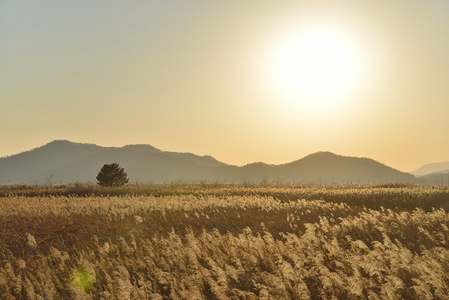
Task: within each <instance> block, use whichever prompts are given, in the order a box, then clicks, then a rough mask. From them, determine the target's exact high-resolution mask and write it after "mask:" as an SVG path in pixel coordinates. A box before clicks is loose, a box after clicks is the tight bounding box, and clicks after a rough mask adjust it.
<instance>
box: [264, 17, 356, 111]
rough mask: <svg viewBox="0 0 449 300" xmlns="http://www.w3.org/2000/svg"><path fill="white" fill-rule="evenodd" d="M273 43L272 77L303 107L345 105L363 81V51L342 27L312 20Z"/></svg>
mask: <svg viewBox="0 0 449 300" xmlns="http://www.w3.org/2000/svg"><path fill="white" fill-rule="evenodd" d="M272 47H275V48H274V50H273V51H272V55H271V58H270V61H271V62H270V63H271V67H270V68H271V71H270V74H271V75H270V76H271V79H270V80H271V81H272V82H274V85H275V86H276V89H277V90H278V91H280V93H281V94H282V95H284V97H286V98H289V99H291V100H292V102H294V103H296V104H299V105H300V106H301V107H302V108H307V109H308V110H314V111H317V110H323V109H325V110H334V109H336V108H339V109H344V105H345V103H346V102H347V101H348V99H349V98H351V96H352V95H353V94H354V93H355V91H356V90H357V89H358V88H359V85H360V84H361V80H362V77H363V76H362V71H361V70H362V69H361V67H362V62H363V60H362V58H361V55H362V53H361V51H360V49H358V47H357V45H356V43H355V42H354V41H353V40H351V39H350V38H349V36H347V35H345V32H344V31H343V30H341V28H338V27H332V26H324V25H316V24H314V25H310V24H309V25H308V26H302V27H300V29H298V30H296V31H295V30H290V31H288V32H287V33H286V34H284V35H283V36H281V37H280V38H278V40H277V43H275V45H274V46H272Z"/></svg>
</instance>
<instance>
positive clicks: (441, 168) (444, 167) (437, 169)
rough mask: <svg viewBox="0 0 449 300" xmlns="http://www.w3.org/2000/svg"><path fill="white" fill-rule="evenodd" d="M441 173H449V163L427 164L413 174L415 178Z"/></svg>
mask: <svg viewBox="0 0 449 300" xmlns="http://www.w3.org/2000/svg"><path fill="white" fill-rule="evenodd" d="M441 172H449V161H447V162H440V163H433V164H426V165H424V166H422V167H420V168H418V169H416V170H415V171H413V172H411V173H412V174H413V175H415V176H424V175H428V174H432V173H441Z"/></svg>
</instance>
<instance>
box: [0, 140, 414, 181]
mask: <svg viewBox="0 0 449 300" xmlns="http://www.w3.org/2000/svg"><path fill="white" fill-rule="evenodd" d="M112 162H116V163H119V164H120V165H121V166H122V167H123V168H125V171H126V172H127V173H128V176H129V179H130V181H131V182H137V181H138V182H142V183H169V182H172V181H184V182H193V181H221V182H229V183H260V182H269V181H275V182H279V183H292V182H295V183H298V182H307V183H323V184H324V183H326V184H331V183H347V182H356V183H373V184H378V183H396V182H402V183H404V182H414V180H415V177H414V176H413V175H411V174H408V173H403V172H400V171H398V170H395V169H392V168H390V167H388V166H386V165H384V164H381V163H379V162H376V161H374V160H372V159H368V158H358V157H345V156H340V155H336V154H333V153H330V152H318V153H315V154H311V155H309V156H306V157H304V158H302V159H300V160H297V161H294V162H291V163H287V164H283V165H269V164H265V163H262V162H260V163H253V164H248V165H245V166H243V167H237V166H232V165H228V164H225V163H223V162H220V161H218V160H216V159H214V158H213V157H211V156H199V155H195V154H192V153H178V152H166V151H162V150H159V149H157V148H155V147H152V146H150V145H127V146H124V147H121V148H118V147H101V146H97V145H93V144H81V143H73V142H69V141H62V140H58V141H53V142H50V143H48V144H46V145H44V146H42V147H39V148H36V149H33V150H31V151H27V152H23V153H20V154H16V155H13V156H10V157H4V158H0V184H17V183H21V182H23V183H32V184H46V183H62V182H64V183H73V182H77V181H78V182H95V181H96V180H95V177H96V175H97V174H98V172H99V170H100V169H101V167H102V166H103V165H104V164H105V163H112Z"/></svg>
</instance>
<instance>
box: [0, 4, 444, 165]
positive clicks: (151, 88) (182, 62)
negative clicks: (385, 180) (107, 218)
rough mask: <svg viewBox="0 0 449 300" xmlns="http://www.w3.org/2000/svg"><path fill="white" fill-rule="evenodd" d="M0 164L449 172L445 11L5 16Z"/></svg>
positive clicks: (305, 8)
mask: <svg viewBox="0 0 449 300" xmlns="http://www.w3.org/2000/svg"><path fill="white" fill-rule="evenodd" d="M0 41H1V42H0V139H1V146H0V156H6V155H12V154H16V153H18V152H22V151H25V150H30V149H32V148H34V147H37V146H41V145H43V144H45V143H48V142H50V141H52V140H54V139H67V140H70V141H74V142H82V143H95V144H98V145H102V146H123V145H125V144H151V145H153V146H155V147H157V148H159V149H162V150H168V151H180V152H192V153H195V154H200V155H206V154H207V155H212V156H214V157H215V158H217V159H219V160H221V161H223V162H226V163H230V164H236V165H243V164H247V163H251V162H255V161H263V162H266V163H273V164H280V163H287V162H291V161H293V160H297V159H300V158H302V157H304V156H306V155H308V154H311V153H313V152H316V151H331V152H334V153H337V154H341V155H348V156H362V157H370V158H373V159H375V160H378V161H380V162H382V163H385V164H387V165H389V166H392V167H394V168H397V169H399V170H402V171H412V170H414V169H416V168H418V167H419V166H421V165H422V164H425V163H431V162H440V161H449V1H447V0H428V1H418V0H415V1H411V0H403V1H390V0H389V1H360V0H358V1H211V0H207V1H206V0H204V1H169V0H161V1H150V0H145V1H143V0H142V1H115V0H95V1H92V0H85V1H84V0H76V1H60V0H54V1H44V0H40V1H21V0H0Z"/></svg>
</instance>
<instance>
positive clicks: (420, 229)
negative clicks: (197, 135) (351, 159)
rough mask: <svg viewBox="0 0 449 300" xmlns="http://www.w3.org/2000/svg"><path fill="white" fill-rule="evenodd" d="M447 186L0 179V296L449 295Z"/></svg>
mask: <svg viewBox="0 0 449 300" xmlns="http://www.w3.org/2000/svg"><path fill="white" fill-rule="evenodd" d="M448 212H449V188H448V187H431V186H429V187H424V186H414V185H384V186H359V185H346V186H307V185H291V186H287V185H285V186H281V185H275V184H273V185H270V184H266V185H260V186H256V185H254V186H238V185H225V184H211V183H199V184H195V185H186V184H181V183H179V184H176V183H175V184H171V185H157V186H139V185H133V186H125V187H115V188H102V187H98V186H95V185H84V184H76V185H52V186H31V185H20V186H19V185H17V186H1V187H0V225H1V226H0V299H8V300H11V299H39V300H42V299H189V300H193V299H449V296H448V295H449V213H448Z"/></svg>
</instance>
